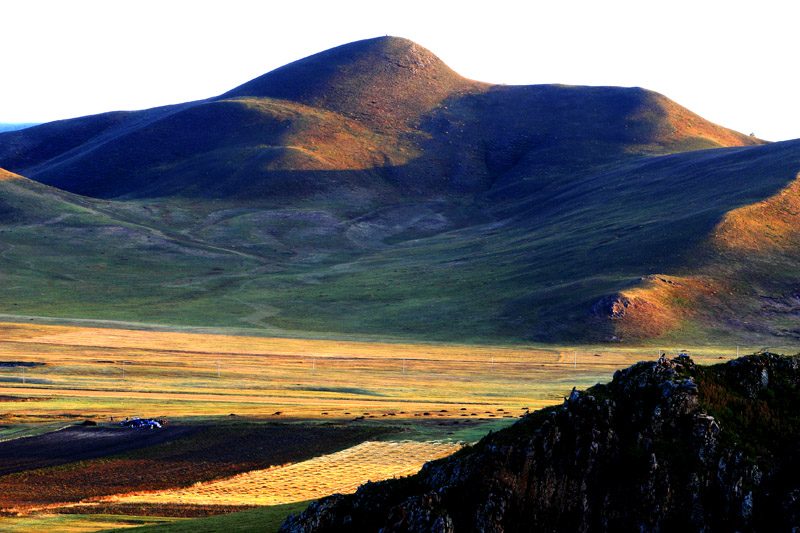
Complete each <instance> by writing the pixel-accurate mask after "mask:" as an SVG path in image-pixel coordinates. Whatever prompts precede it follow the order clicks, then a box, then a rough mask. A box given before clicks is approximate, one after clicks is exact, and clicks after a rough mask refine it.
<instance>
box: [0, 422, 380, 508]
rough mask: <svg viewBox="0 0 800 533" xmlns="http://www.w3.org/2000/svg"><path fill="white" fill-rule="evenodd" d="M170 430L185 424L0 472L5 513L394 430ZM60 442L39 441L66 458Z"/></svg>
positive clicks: (177, 483)
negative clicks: (111, 452) (121, 447)
mask: <svg viewBox="0 0 800 533" xmlns="http://www.w3.org/2000/svg"><path fill="white" fill-rule="evenodd" d="M173 428H176V429H173V431H175V430H177V431H180V430H181V429H183V430H184V431H185V433H184V434H183V438H176V439H163V438H162V440H161V443H160V444H159V445H156V446H152V445H151V446H148V447H146V448H145V447H139V449H133V450H132V451H128V452H127V453H125V454H124V455H121V456H120V455H117V456H114V457H106V458H95V459H89V460H80V461H77V462H74V463H70V464H61V465H60V466H55V467H50V468H44V469H40V470H35V471H30V470H28V471H24V472H20V471H18V472H16V473H13V474H8V475H5V476H2V477H0V513H2V512H5V513H7V514H8V513H20V512H26V511H30V510H35V509H41V508H47V507H52V506H58V505H59V504H66V503H74V502H79V501H81V500H85V499H88V498H95V497H99V496H106V495H110V494H118V493H128V492H136V491H152V490H164V489H170V488H176V487H186V486H189V485H192V484H194V483H196V482H198V481H211V480H214V479H219V478H223V477H229V476H232V475H236V474H239V473H243V472H247V471H250V470H256V469H263V468H268V467H270V466H274V465H280V464H285V463H289V462H297V461H303V460H306V459H310V458H311V457H315V456H317V455H323V454H326V453H332V452H335V451H338V450H341V449H344V448H347V447H349V446H352V445H355V444H358V443H360V442H363V441H364V440H368V439H370V438H374V437H375V436H377V435H380V434H383V433H387V432H388V431H390V430H387V429H383V428H382V429H378V428H366V427H364V428H361V427H356V428H344V427H335V426H324V425H319V426H303V425H293V424H283V425H280V424H253V425H249V424H246V423H244V424H231V425H227V426H205V427H198V426H183V427H181V426H173ZM80 429H81V430H83V431H89V430H91V429H99V430H100V431H108V430H109V428H80ZM167 431H168V430H167V428H164V429H161V430H146V429H142V430H134V429H131V430H124V429H120V431H119V432H116V428H114V432H115V433H117V434H118V435H121V436H122V437H125V438H127V439H128V440H133V441H134V442H136V439H140V438H145V437H146V436H149V435H150V434H153V435H158V434H159V433H161V432H167ZM56 433H62V432H56ZM76 434H79V433H76ZM166 434H167V435H168V433H166ZM69 435H70V433H64V434H63V435H60V436H59V437H65V436H67V437H68V436H69ZM32 439H33V437H32V438H28V439H22V440H25V441H30V440H32ZM10 442H14V441H10ZM59 442H65V443H66V445H67V446H71V444H70V443H69V440H68V439H66V440H63V439H62V440H54V441H50V442H49V443H47V444H46V445H43V446H42V450H41V454H42V455H46V453H47V450H48V449H49V450H50V453H53V454H59V455H61V456H63V455H64V453H63V452H61V451H59V449H58V443H59ZM88 442H90V443H91V442H92V440H91V439H89V440H88ZM3 444H6V443H3ZM75 448H76V449H77V448H79V447H75ZM129 450H131V449H130V448H129ZM0 454H2V449H0ZM75 456H77V455H73V457H75Z"/></svg>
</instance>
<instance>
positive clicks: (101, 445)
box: [0, 426, 201, 476]
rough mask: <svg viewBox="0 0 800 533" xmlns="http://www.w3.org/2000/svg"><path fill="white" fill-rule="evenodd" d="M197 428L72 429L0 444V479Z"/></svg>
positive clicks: (135, 446)
mask: <svg viewBox="0 0 800 533" xmlns="http://www.w3.org/2000/svg"><path fill="white" fill-rule="evenodd" d="M200 429H201V428H200V427H197V426H165V427H163V428H161V429H152V430H150V429H128V428H121V427H91V426H89V427H84V426H75V427H69V428H65V429H62V430H60V431H53V432H52V433H45V434H44V435H37V436H35V437H25V438H20V439H13V440H9V441H5V442H0V476H4V475H6V474H12V473H14V472H24V471H26V470H36V469H37V468H44V467H47V466H56V465H61V464H65V463H72V462H75V461H81V460H84V459H93V458H95V457H104V456H106V455H114V454H118V453H122V452H127V451H131V450H136V449H138V448H146V447H148V446H155V445H156V444H161V443H162V442H167V441H170V440H174V439H178V438H181V437H186V436H188V435H191V434H192V433H195V432H196V431H198V430H200Z"/></svg>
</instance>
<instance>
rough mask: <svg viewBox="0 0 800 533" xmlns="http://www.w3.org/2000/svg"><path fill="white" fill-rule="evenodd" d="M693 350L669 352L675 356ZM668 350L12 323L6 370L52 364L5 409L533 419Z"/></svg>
mask: <svg viewBox="0 0 800 533" xmlns="http://www.w3.org/2000/svg"><path fill="white" fill-rule="evenodd" d="M683 348H684V347H674V348H671V349H670V347H666V349H669V350H670V351H669V353H672V354H677V353H678V351H679V350H680V349H683ZM754 349H755V347H748V348H745V347H741V348H740V352H741V353H742V354H744V353H749V352H748V351H747V350H750V352H752V351H753V350H754ZM773 350H774V348H773ZM658 353H659V348H657V347H655V346H654V347H646V348H636V347H623V346H619V345H606V346H601V347H592V346H589V347H587V346H581V347H536V346H519V347H491V346H458V345H437V344H403V343H382V342H353V341H326V340H306V339H284V338H263V337H233V336H224V335H203V334H187V333H171V332H152V331H129V330H115V329H98V328H78V327H64V326H43V325H27V324H0V363H2V362H6V363H8V362H26V363H44V365H43V366H36V367H26V368H23V367H21V366H2V367H0V395H8V396H14V397H20V398H24V399H28V400H29V401H25V402H24V403H20V402H5V403H4V404H0V422H3V423H14V422H24V421H53V420H60V419H64V420H70V419H77V418H93V419H97V420H98V421H100V420H108V419H110V417H112V416H114V417H125V416H130V417H133V416H160V417H192V416H214V415H228V414H236V415H244V416H254V417H268V418H275V417H277V418H281V419H286V418H295V419H296V418H301V419H308V418H312V419H320V418H322V419H324V418H349V417H355V416H365V417H367V418H369V417H379V416H383V415H387V416H396V417H401V418H403V417H405V418H410V417H414V416H425V415H424V413H426V412H427V413H431V415H433V414H434V412H435V415H436V416H467V417H478V418H488V417H492V418H496V417H502V416H507V417H508V416H519V415H520V414H521V413H522V412H523V411H524V410H525V409H536V408H540V407H544V406H547V405H551V404H553V403H557V402H559V401H561V399H562V398H563V396H564V395H565V394H567V393H568V392H569V391H570V390H571V388H572V387H573V386H577V387H578V388H584V387H588V386H591V385H593V384H594V383H596V382H604V381H608V380H609V379H610V378H611V376H612V374H613V372H614V371H615V370H616V369H618V368H623V367H626V366H629V365H630V364H632V363H635V362H636V361H639V360H645V359H655V358H656V357H657V356H658ZM690 353H691V354H692V356H693V357H694V358H695V360H697V361H698V362H701V363H703V362H705V363H713V362H719V360H720V359H721V358H730V357H734V356H735V355H736V347H735V346H729V347H722V348H714V347H706V348H703V349H694V350H690ZM462 408H463V410H462ZM499 409H503V410H504V411H498V410H499ZM443 411H446V412H443ZM276 413H280V414H276Z"/></svg>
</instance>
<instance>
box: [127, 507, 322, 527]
mask: <svg viewBox="0 0 800 533" xmlns="http://www.w3.org/2000/svg"><path fill="white" fill-rule="evenodd" d="M309 503H310V502H299V503H289V504H285V505H275V506H271V507H262V508H259V509H252V510H249V511H241V512H238V513H231V514H227V515H220V516H209V517H205V518H194V519H191V520H185V521H184V520H182V521H179V522H174V523H170V524H159V525H153V526H145V527H140V528H137V529H136V530H137V531H142V532H153V533H184V532H186V533H200V532H204V531H208V532H213V531H231V532H234V531H236V532H242V533H244V532H253V533H255V532H258V533H261V532H264V533H271V532H273V531H278V528H280V527H281V524H282V523H283V521H284V520H285V519H286V517H287V516H289V515H290V514H292V513H294V514H299V513H301V512H303V511H304V510H305V508H306V507H308V504H309Z"/></svg>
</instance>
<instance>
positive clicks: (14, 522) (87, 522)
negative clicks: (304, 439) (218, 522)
mask: <svg viewBox="0 0 800 533" xmlns="http://www.w3.org/2000/svg"><path fill="white" fill-rule="evenodd" d="M284 518H285V517H284ZM178 520H180V519H178V518H165V517H155V516H123V515H94V514H93V515H79V514H75V515H72V514H41V515H36V516H26V517H21V518H3V519H2V526H0V531H3V532H4V533H34V532H45V531H58V532H60V533H86V532H88V531H98V530H105V529H109V530H111V529H128V528H132V527H141V526H146V525H151V524H164V523H167V524H169V523H174V522H176V521H178Z"/></svg>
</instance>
